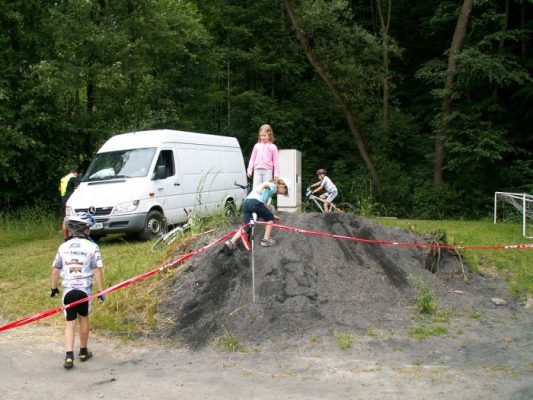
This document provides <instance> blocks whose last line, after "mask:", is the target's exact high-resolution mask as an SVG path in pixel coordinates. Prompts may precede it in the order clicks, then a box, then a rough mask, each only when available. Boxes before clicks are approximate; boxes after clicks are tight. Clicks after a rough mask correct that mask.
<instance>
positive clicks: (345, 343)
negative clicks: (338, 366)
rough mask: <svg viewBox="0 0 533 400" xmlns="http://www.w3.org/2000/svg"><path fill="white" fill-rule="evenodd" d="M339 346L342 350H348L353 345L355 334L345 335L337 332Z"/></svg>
mask: <svg viewBox="0 0 533 400" xmlns="http://www.w3.org/2000/svg"><path fill="white" fill-rule="evenodd" d="M335 338H336V339H337V346H339V349H341V350H348V349H350V348H351V347H352V345H353V335H345V334H344V333H336V334H335Z"/></svg>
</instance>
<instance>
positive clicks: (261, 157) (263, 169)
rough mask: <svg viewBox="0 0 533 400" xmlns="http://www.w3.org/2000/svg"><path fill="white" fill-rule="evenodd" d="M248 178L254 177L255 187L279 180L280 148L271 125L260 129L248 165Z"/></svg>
mask: <svg viewBox="0 0 533 400" xmlns="http://www.w3.org/2000/svg"><path fill="white" fill-rule="evenodd" d="M247 172H248V178H251V177H252V174H253V176H254V179H253V187H254V188H255V187H256V186H257V185H260V184H261V183H264V182H268V181H270V180H271V179H272V178H274V179H278V178H279V160H278V148H277V147H276V145H275V144H274V131H273V130H272V128H271V126H270V125H266V124H265V125H263V126H261V128H259V137H258V140H257V143H256V144H255V146H254V149H253V151H252V156H251V157H250V162H249V163H248V171H247Z"/></svg>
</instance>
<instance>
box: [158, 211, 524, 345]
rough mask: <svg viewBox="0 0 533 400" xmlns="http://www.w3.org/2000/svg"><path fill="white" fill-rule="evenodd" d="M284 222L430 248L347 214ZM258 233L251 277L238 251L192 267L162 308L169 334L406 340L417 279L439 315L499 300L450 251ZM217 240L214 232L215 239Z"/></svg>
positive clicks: (206, 339)
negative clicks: (369, 335) (337, 334)
mask: <svg viewBox="0 0 533 400" xmlns="http://www.w3.org/2000/svg"><path fill="white" fill-rule="evenodd" d="M281 217H282V218H283V222H282V223H283V224H285V225H287V226H291V227H295V228H300V229H305V230H311V231H317V232H324V233H330V234H335V235H343V236H350V237H355V238H361V239H371V240H381V241H392V242H398V243H429V242H430V240H431V239H429V238H427V237H424V236H422V235H418V234H415V233H413V232H411V231H408V230H405V229H395V228H386V227H384V226H382V225H380V224H378V223H377V222H374V221H373V220H369V219H365V218H361V217H355V216H353V215H350V214H345V213H331V214H282V215H281ZM236 226H237V225H236V224H235V225H234V226H232V227H229V228H228V229H227V230H226V232H228V231H229V230H230V229H235V227H236ZM255 230H256V232H255V238H256V240H255V246H254V250H255V251H254V254H255V260H254V270H255V274H254V275H255V276H252V268H251V266H252V260H251V252H249V251H246V250H245V249H244V247H243V246H242V244H239V250H237V251H235V252H234V253H233V254H232V255H228V254H226V253H225V252H224V251H222V250H223V246H222V244H221V245H219V246H216V247H214V248H212V249H209V250H208V251H206V252H204V253H201V254H200V255H198V256H196V257H194V258H193V259H191V261H190V264H189V266H188V267H187V268H186V269H185V270H184V271H183V272H182V273H181V274H180V275H179V276H178V277H177V278H176V281H175V283H174V285H173V287H172V290H171V293H170V300H169V301H168V302H166V303H165V304H164V305H163V314H165V315H166V316H167V317H168V318H170V319H171V320H172V321H173V322H174V324H175V325H174V328H173V330H172V332H170V334H171V335H175V336H178V337H180V339H181V340H183V341H184V342H185V343H186V344H187V345H188V346H190V347H191V348H193V349H199V348H202V347H203V346H205V345H206V344H210V343H212V341H213V339H214V338H216V337H220V336H221V335H223V334H224V333H225V332H229V333H231V334H232V335H233V336H235V337H237V338H239V340H243V341H246V342H248V343H255V344H261V343H264V342H267V341H269V340H272V339H274V338H275V339H276V340H283V339H284V338H292V337H295V336H297V337H303V336H307V337H308V336H309V335H310V334H319V333H320V332H327V331H328V330H329V331H332V330H344V331H350V332H352V333H356V334H357V333H358V332H360V333H361V334H364V333H365V332H367V331H368V330H369V329H380V330H387V331H395V332H405V331H406V330H407V329H409V328H410V327H411V326H412V325H413V315H414V314H416V310H415V309H414V306H416V304H417V301H416V298H417V279H422V280H424V281H425V282H427V283H428V285H429V287H430V288H431V290H432V291H433V292H434V293H435V297H436V298H437V299H438V308H439V309H453V310H455V313H456V314H457V313H460V312H461V311H459V310H463V311H464V310H467V311H468V310H476V309H477V307H479V306H480V302H481V303H482V304H484V305H485V306H490V299H491V298H492V297H498V296H502V295H503V294H502V293H503V291H504V289H503V285H502V284H501V282H499V281H498V283H497V282H496V281H493V280H488V279H487V278H484V277H482V276H479V275H477V274H474V273H473V272H472V271H471V270H470V269H469V268H468V266H467V265H466V263H465V262H464V261H461V259H460V258H459V257H458V255H457V254H454V253H452V252H450V251H436V250H430V249H420V248H413V247H403V246H390V245H380V244H373V243H364V242H354V241H347V240H340V239H333V238H327V237H320V236H311V235H306V234H302V233H295V232H291V231H286V230H282V229H274V232H273V237H274V238H275V239H276V245H275V246H274V247H268V248H263V247H261V246H259V240H260V239H261V238H262V237H263V231H264V227H262V226H258V227H257V228H256V229H255ZM223 233H224V232H222V231H221V232H217V233H216V234H217V235H218V236H216V237H220V236H222V234H223ZM200 245H203V243H202V244H199V246H200ZM465 277H466V278H467V279H465ZM253 279H254V280H255V285H254V287H255V298H256V302H255V303H253V302H252V299H253V297H252V294H253V292H252V283H253ZM466 280H467V282H466ZM508 297H509V296H507V297H506V298H508ZM510 301H511V302H512V301H513V300H512V299H511V300H510ZM472 312H473V311H472ZM167 334H168V332H167Z"/></svg>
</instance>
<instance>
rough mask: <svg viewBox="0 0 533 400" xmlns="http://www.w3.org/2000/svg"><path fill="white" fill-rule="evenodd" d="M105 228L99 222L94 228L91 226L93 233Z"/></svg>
mask: <svg viewBox="0 0 533 400" xmlns="http://www.w3.org/2000/svg"><path fill="white" fill-rule="evenodd" d="M103 227H104V224H103V223H102V222H97V223H96V224H94V225H93V226H91V231H96V230H98V229H102V228H103Z"/></svg>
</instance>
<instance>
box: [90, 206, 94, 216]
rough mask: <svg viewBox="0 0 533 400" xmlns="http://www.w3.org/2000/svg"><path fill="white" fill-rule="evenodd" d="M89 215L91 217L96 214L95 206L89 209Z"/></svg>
mask: <svg viewBox="0 0 533 400" xmlns="http://www.w3.org/2000/svg"><path fill="white" fill-rule="evenodd" d="M89 214H91V215H94V214H96V207H95V206H90V207H89Z"/></svg>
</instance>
